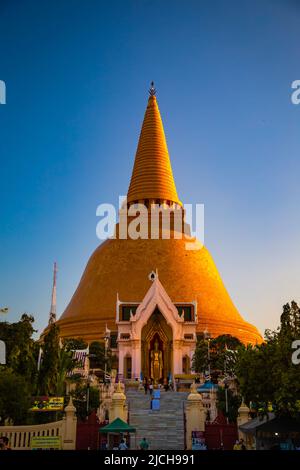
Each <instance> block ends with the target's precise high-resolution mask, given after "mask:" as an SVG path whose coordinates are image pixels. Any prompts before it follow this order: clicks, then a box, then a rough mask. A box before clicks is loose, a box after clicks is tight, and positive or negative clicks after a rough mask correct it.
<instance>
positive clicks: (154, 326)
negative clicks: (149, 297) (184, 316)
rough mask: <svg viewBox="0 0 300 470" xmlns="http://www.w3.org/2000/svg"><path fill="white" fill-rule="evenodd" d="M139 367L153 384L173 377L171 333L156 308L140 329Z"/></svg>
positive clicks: (169, 327)
mask: <svg viewBox="0 0 300 470" xmlns="http://www.w3.org/2000/svg"><path fill="white" fill-rule="evenodd" d="M141 365H142V374H143V377H144V378H147V379H151V380H153V381H154V382H159V383H164V382H166V381H167V380H169V379H170V376H171V375H173V332H172V328H171V326H170V325H168V323H167V322H166V320H165V318H164V316H163V315H162V313H161V312H160V310H159V309H158V308H157V307H156V308H155V310H154V311H153V313H152V315H151V316H150V318H149V320H148V322H147V323H146V325H144V327H143V328H142V332H141Z"/></svg>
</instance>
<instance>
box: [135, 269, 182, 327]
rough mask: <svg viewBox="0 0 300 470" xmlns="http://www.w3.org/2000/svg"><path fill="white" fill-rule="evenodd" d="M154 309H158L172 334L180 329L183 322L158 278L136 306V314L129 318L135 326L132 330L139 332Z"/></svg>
mask: <svg viewBox="0 0 300 470" xmlns="http://www.w3.org/2000/svg"><path fill="white" fill-rule="evenodd" d="M156 308H158V309H159V311H160V312H161V314H162V315H163V317H164V318H165V320H166V322H167V324H168V325H170V326H171V328H172V330H173V333H175V332H177V331H178V329H180V328H181V327H182V324H183V322H184V320H183V318H181V317H180V316H179V315H178V310H177V308H176V307H175V305H174V304H173V302H172V301H171V299H170V297H169V296H168V294H167V292H166V290H165V289H164V287H163V285H162V283H161V282H160V281H159V279H158V277H156V278H155V280H154V281H153V283H152V286H151V287H150V289H149V290H148V292H147V293H146V295H145V297H144V299H143V301H142V303H141V304H140V305H139V306H138V308H137V311H136V314H135V315H132V316H131V317H130V321H131V322H132V324H135V325H134V326H135V328H134V329H135V330H139V331H141V329H142V327H143V326H144V325H145V324H146V323H147V321H148V320H149V318H150V317H151V315H152V313H153V312H154V310H155V309H156Z"/></svg>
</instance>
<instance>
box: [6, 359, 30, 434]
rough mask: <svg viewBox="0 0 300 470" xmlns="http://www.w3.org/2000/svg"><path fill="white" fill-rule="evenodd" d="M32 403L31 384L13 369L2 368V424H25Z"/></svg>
mask: <svg viewBox="0 0 300 470" xmlns="http://www.w3.org/2000/svg"><path fill="white" fill-rule="evenodd" d="M30 403H31V390H30V384H29V383H28V381H27V380H26V377H22V376H21V375H19V374H16V373H15V372H14V371H13V370H12V369H7V368H4V367H2V368H1V369H0V425H4V424H5V421H6V420H10V421H12V423H13V424H24V422H25V420H26V416H27V413H28V409H29V407H30Z"/></svg>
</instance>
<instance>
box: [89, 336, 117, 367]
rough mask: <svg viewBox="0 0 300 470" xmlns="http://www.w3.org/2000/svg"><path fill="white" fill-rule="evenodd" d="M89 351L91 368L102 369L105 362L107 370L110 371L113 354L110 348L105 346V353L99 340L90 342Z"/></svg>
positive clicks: (103, 346)
mask: <svg viewBox="0 0 300 470" xmlns="http://www.w3.org/2000/svg"><path fill="white" fill-rule="evenodd" d="M89 353H90V368H91V369H101V370H102V371H103V370H105V364H106V370H107V372H110V371H111V366H112V361H113V356H112V353H111V349H110V348H107V351H106V354H105V345H104V344H103V343H100V342H99V341H93V342H92V343H91V344H90V349H89Z"/></svg>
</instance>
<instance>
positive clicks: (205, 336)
mask: <svg viewBox="0 0 300 470" xmlns="http://www.w3.org/2000/svg"><path fill="white" fill-rule="evenodd" d="M203 336H204V339H206V340H207V360H208V377H209V380H210V340H211V335H210V332H209V331H208V329H207V328H205V330H204V332H203Z"/></svg>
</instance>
